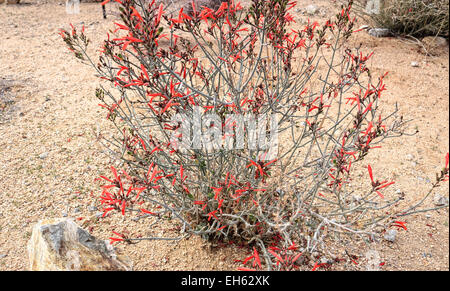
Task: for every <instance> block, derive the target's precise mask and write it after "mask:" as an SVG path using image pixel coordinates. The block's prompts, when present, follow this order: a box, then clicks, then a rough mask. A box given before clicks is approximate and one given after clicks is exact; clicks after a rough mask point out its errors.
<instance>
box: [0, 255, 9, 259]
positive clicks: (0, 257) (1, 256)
mask: <svg viewBox="0 0 450 291" xmlns="http://www.w3.org/2000/svg"><path fill="white" fill-rule="evenodd" d="M7 256H8V255H7V254H0V259H4V258H6V257H7Z"/></svg>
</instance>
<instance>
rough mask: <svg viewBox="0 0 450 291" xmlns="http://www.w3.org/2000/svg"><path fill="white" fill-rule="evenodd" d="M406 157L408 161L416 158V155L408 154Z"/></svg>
mask: <svg viewBox="0 0 450 291" xmlns="http://www.w3.org/2000/svg"><path fill="white" fill-rule="evenodd" d="M406 159H407V160H408V161H412V160H414V156H413V155H412V154H407V155H406Z"/></svg>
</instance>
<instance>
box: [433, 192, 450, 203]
mask: <svg viewBox="0 0 450 291" xmlns="http://www.w3.org/2000/svg"><path fill="white" fill-rule="evenodd" d="M434 205H436V206H444V205H448V197H444V196H442V195H441V194H439V193H436V194H435V195H434Z"/></svg>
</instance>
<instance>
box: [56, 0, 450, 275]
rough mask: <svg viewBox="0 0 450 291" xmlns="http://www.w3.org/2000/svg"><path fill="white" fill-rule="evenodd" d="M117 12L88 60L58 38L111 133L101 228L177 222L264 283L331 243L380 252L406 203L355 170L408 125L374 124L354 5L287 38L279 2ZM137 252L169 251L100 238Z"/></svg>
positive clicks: (389, 117) (374, 89) (376, 96)
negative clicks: (92, 89) (371, 245)
mask: <svg viewBox="0 0 450 291" xmlns="http://www.w3.org/2000/svg"><path fill="white" fill-rule="evenodd" d="M115 1H116V2H117V3H118V5H119V10H120V13H121V18H122V23H115V28H116V29H115V30H114V31H113V33H112V34H111V35H110V34H108V38H107V39H106V40H105V41H104V43H103V47H102V52H101V56H100V57H99V61H98V62H97V63H95V62H94V61H92V59H91V58H90V57H89V55H88V54H86V47H87V46H88V44H89V40H88V39H87V38H86V36H85V35H84V28H83V29H82V31H81V32H79V31H77V29H76V28H75V27H72V31H64V30H63V31H61V36H62V37H63V39H64V41H65V42H66V44H67V45H68V47H69V49H70V50H71V51H72V52H73V53H74V54H75V56H76V57H77V58H79V59H80V60H82V61H83V62H86V63H88V64H90V65H92V66H93V67H94V68H95V70H96V71H97V74H98V76H99V77H100V78H101V79H102V80H103V82H102V84H109V85H110V86H104V85H102V86H101V87H100V88H98V89H97V91H96V96H97V97H98V99H99V100H100V101H101V104H99V105H100V106H101V107H103V108H104V109H105V111H106V118H108V119H109V120H110V121H111V122H112V123H113V124H114V125H115V127H116V128H117V131H116V135H115V138H114V139H113V140H109V141H108V142H109V143H108V147H109V148H110V149H111V150H112V152H114V153H115V154H116V156H118V157H120V158H121V159H122V160H123V162H124V168H123V169H121V170H119V169H116V168H114V167H112V166H111V175H110V176H101V179H102V180H103V181H104V185H103V186H102V193H101V196H100V199H101V203H102V205H103V206H104V209H103V211H104V214H103V216H108V215H110V214H111V213H112V212H114V211H116V212H119V213H121V214H122V215H127V214H128V213H134V214H137V215H139V216H140V217H142V218H147V219H149V220H150V222H149V223H157V222H159V221H161V219H163V218H171V219H173V220H178V221H179V222H180V223H181V225H182V229H181V230H180V231H181V232H182V233H185V234H187V235H189V234H197V235H201V236H202V237H204V238H205V239H208V240H215V241H234V242H239V243H241V244H245V245H247V246H248V247H250V249H251V250H252V255H251V256H250V257H248V258H246V259H245V260H243V264H244V265H247V264H248V263H252V266H251V268H247V267H245V268H242V269H252V268H258V269H261V268H266V269H268V270H291V269H296V268H298V267H299V266H300V265H301V264H302V263H305V262H308V260H310V258H311V257H310V254H311V253H312V252H314V251H326V250H325V247H324V245H323V239H324V238H325V237H326V235H327V234H329V233H333V232H334V233H344V234H349V235H359V236H365V237H369V238H371V239H376V237H377V236H378V234H379V233H380V231H382V230H384V228H385V227H386V226H387V225H390V224H392V223H393V222H394V221H396V223H397V225H400V226H401V225H404V224H402V223H403V222H402V221H397V220H396V219H397V217H398V216H399V213H394V212H393V211H389V209H391V208H392V206H394V205H396V204H398V203H399V202H400V201H401V200H402V196H401V194H399V195H395V194H392V193H389V194H386V193H385V190H386V189H387V187H388V186H390V185H392V184H393V183H394V181H382V180H379V179H380V178H379V177H380V176H381V175H382V173H379V172H377V171H376V169H372V167H371V166H370V165H369V164H368V163H367V162H364V163H361V162H362V161H364V158H365V157H366V156H367V154H368V153H369V152H370V151H371V150H373V149H376V148H378V147H380V143H381V142H382V141H383V140H384V139H386V138H388V137H395V136H401V135H402V134H404V130H403V127H404V124H405V122H404V121H403V118H402V117H399V116H397V114H396V111H395V112H393V113H390V114H381V113H380V108H381V104H380V101H381V100H382V93H383V91H384V90H385V89H386V87H385V84H384V77H385V76H386V74H383V75H381V76H379V77H375V76H372V74H371V71H370V70H369V68H368V67H367V62H368V60H369V59H370V58H371V56H372V53H369V54H365V53H363V52H362V51H360V50H359V49H358V48H357V49H351V48H349V47H347V40H348V38H349V37H350V36H351V35H352V33H354V32H355V31H354V23H355V19H354V18H352V16H351V6H352V1H349V4H348V5H346V6H343V7H342V10H341V11H339V13H338V14H337V15H336V16H335V18H334V19H330V20H328V21H326V22H325V23H323V24H319V23H317V22H309V23H308V24H307V25H306V26H305V27H303V28H302V29H293V28H292V27H291V24H292V23H293V22H294V19H293V17H292V15H291V14H290V11H291V10H292V8H293V7H294V6H295V2H290V1H288V0H276V1H257V0H254V1H251V3H250V4H249V5H248V7H243V6H242V5H241V4H240V3H238V2H235V1H232V0H230V1H225V2H222V3H221V5H220V6H219V7H218V8H217V9H216V10H213V9H211V8H208V7H205V6H196V5H195V2H193V3H192V5H191V6H192V8H191V9H190V12H185V11H184V9H183V8H182V9H181V10H180V11H179V12H178V13H177V14H176V15H168V14H167V13H165V11H164V6H163V5H162V4H160V5H158V4H156V3H155V1H152V2H151V3H148V2H146V1H141V0H115ZM105 2H108V0H107V1H105ZM279 141H282V142H279ZM358 165H360V166H359V167H360V168H363V169H364V171H366V173H367V177H368V182H367V183H365V186H366V190H365V192H361V193H360V194H359V195H358V196H357V195H355V193H354V189H353V188H352V187H351V186H350V185H349V181H350V180H351V177H352V175H351V173H353V172H354V169H355V168H357V167H358ZM445 171H446V172H445V173H444V172H443V175H444V176H443V177H445V175H448V165H446V170H445ZM417 207H418V206H417ZM417 207H415V208H414V209H410V210H409V212H408V213H406V212H404V213H402V214H403V215H406V214H409V213H412V212H413V211H417V209H416V208H417ZM142 239H178V238H163V237H149V238H132V237H129V236H128V235H125V234H121V233H115V236H114V237H112V238H111V240H112V241H114V242H120V241H125V242H132V241H134V240H142ZM321 266H322V265H321V264H316V266H315V269H317V268H319V267H321Z"/></svg>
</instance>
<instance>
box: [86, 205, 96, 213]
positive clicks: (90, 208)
mask: <svg viewBox="0 0 450 291" xmlns="http://www.w3.org/2000/svg"><path fill="white" fill-rule="evenodd" d="M88 210H89V211H91V212H94V211H97V210H98V208H97V207H95V206H89V207H88Z"/></svg>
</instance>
